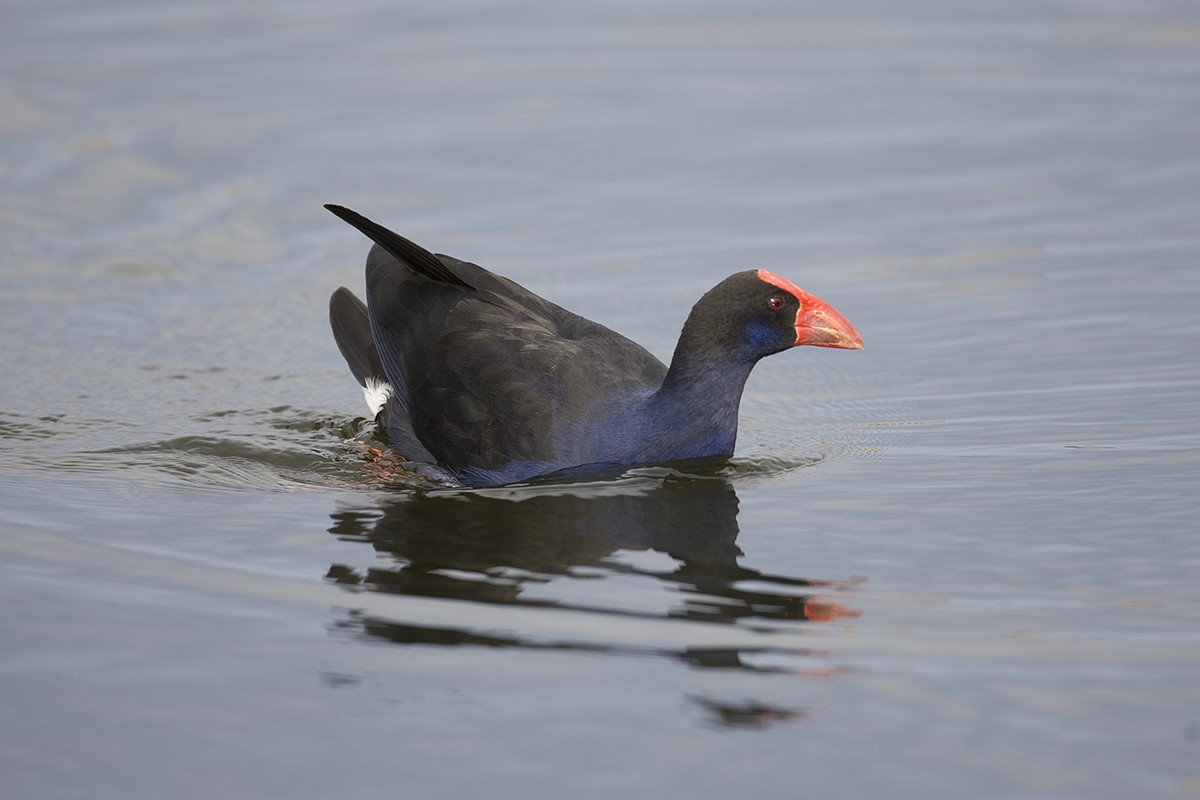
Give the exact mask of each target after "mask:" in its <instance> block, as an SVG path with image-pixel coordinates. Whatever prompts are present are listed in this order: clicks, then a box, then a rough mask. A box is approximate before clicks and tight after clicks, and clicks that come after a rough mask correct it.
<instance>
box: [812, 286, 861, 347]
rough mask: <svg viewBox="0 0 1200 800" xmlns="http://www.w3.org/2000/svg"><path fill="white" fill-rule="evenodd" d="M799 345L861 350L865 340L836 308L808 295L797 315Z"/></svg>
mask: <svg viewBox="0 0 1200 800" xmlns="http://www.w3.org/2000/svg"><path fill="white" fill-rule="evenodd" d="M796 344H797V345H801V344H811V345H816V346H817V347H840V348H842V349H845V350H861V349H862V346H863V345H862V337H861V336H859V335H858V331H856V330H854V326H853V325H851V324H850V320H848V319H846V318H845V317H843V316H842V315H841V313H839V312H838V310H837V309H836V308H834V307H833V306H831V305H829V304H828V303H826V302H825V301H824V300H821V299H820V298H817V297H813V296H812V295H811V294H808V293H807V292H802V293H801V296H800V310H799V311H797V312H796Z"/></svg>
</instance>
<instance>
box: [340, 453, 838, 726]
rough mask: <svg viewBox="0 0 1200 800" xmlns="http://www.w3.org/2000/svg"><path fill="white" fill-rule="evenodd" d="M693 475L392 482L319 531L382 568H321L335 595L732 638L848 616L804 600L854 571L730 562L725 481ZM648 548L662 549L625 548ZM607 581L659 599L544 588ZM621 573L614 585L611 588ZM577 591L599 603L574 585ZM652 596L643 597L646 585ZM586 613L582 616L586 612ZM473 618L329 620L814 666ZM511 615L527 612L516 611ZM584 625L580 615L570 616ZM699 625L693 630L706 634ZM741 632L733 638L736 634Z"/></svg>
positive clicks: (799, 654)
mask: <svg viewBox="0 0 1200 800" xmlns="http://www.w3.org/2000/svg"><path fill="white" fill-rule="evenodd" d="M700 466H701V469H700V470H697V473H696V474H685V473H682V472H679V471H677V470H675V469H669V468H640V469H636V470H632V471H630V472H626V473H625V474H623V475H622V476H621V477H620V478H619V479H616V480H582V481H577V482H555V483H545V484H540V485H529V486H522V487H511V488H498V489H485V490H469V491H466V490H464V491H455V490H443V491H426V492H408V493H404V494H401V495H397V496H395V497H393V498H388V499H386V500H383V501H382V502H380V503H379V504H378V505H376V506H374V507H369V508H346V509H343V510H341V511H339V512H337V513H335V514H334V515H333V525H332V527H331V528H330V533H332V534H334V535H335V536H337V537H339V538H341V539H343V540H348V541H362V542H366V543H369V544H370V545H371V546H372V547H373V548H374V550H375V551H376V554H377V555H378V556H382V557H383V558H382V559H381V560H383V561H387V562H390V563H388V564H387V565H386V566H376V565H372V566H367V567H365V568H355V567H353V566H351V565H349V564H334V565H333V566H331V567H330V569H329V572H328V573H327V575H326V578H327V579H328V580H329V581H331V582H334V583H336V584H338V585H341V586H343V587H345V588H346V589H348V590H351V591H364V590H365V591H371V592H381V593H387V594H392V595H405V596H411V597H422V598H437V599H443V600H452V601H458V602H463V601H465V602H468V603H476V604H486V605H487V606H489V607H497V606H508V607H512V606H516V607H520V608H527V609H542V610H545V611H546V612H562V611H568V612H574V613H583V614H586V615H589V617H588V618H589V619H600V618H607V619H622V618H623V619H628V620H630V621H631V622H633V621H635V620H637V621H647V622H650V623H661V622H664V621H665V622H671V623H682V624H686V623H699V624H704V625H721V626H729V627H730V628H735V629H736V630H737V631H738V632H739V633H744V632H753V633H755V634H771V633H795V631H796V627H795V626H796V625H797V624H804V623H814V622H821V623H823V622H831V621H835V620H844V619H850V618H854V617H857V616H858V612H856V611H854V610H852V609H848V608H846V607H844V606H843V605H841V604H839V603H834V602H830V601H828V600H826V599H821V598H819V597H816V596H814V592H824V593H830V592H834V591H837V590H841V589H846V588H851V587H852V586H853V585H854V583H855V581H853V580H852V581H841V582H837V581H822V580H811V579H806V578H798V577H790V576H787V575H779V574H772V573H769V572H765V571H762V570H758V569H754V568H752V567H746V566H742V565H740V564H739V563H738V559H739V557H741V556H742V551H741V549H740V548H739V547H738V546H737V544H736V539H737V536H738V524H737V511H738V498H737V494H736V492H735V490H734V487H733V485H732V484H731V482H730V481H729V479H728V478H727V477H725V476H724V475H722V474H721V473H719V472H714V470H713V468H712V466H711V465H700ZM647 551H653V553H657V554H661V555H665V556H669V557H670V558H669V559H668V558H662V557H661V555H660V556H659V557H657V558H650V559H649V563H646V562H647V559H645V558H639V557H631V556H635V555H636V554H640V553H645V552H647ZM616 576H627V577H631V578H633V579H634V580H638V579H642V580H649V581H653V582H655V584H656V585H658V586H660V587H662V588H667V589H669V590H670V591H668V592H667V593H666V594H665V595H663V596H665V597H666V598H668V604H667V606H666V607H665V608H663V607H657V608H652V609H646V608H644V607H643V606H644V595H643V594H639V595H638V596H639V604H638V607H630V604H629V602H628V599H627V598H626V597H625V592H624V589H623V588H617V587H615V586H614V589H613V591H612V592H611V602H608V600H607V599H605V600H603V601H600V602H596V601H592V602H586V603H585V602H582V601H579V600H572V599H570V596H571V595H572V594H577V593H572V592H570V591H563V592H559V593H558V594H559V595H564V596H556V595H555V593H554V587H555V585H559V586H564V584H562V583H558V582H561V581H566V582H568V583H567V584H566V586H569V582H571V581H576V580H586V581H595V580H597V579H604V578H609V577H616ZM625 586H628V584H627V583H626V584H622V587H625ZM586 594H587V595H588V597H590V598H595V597H602V598H607V597H609V595H607V594H606V593H604V592H597V591H589V592H587V593H586ZM655 596H656V597H657V596H659V595H658V594H657V593H656V594H655ZM591 615H596V616H591ZM478 617H479V614H477V613H470V614H467V613H464V614H463V615H462V625H461V626H446V625H445V624H444V620H443V621H442V622H441V624H430V623H426V622H422V621H421V620H417V619H407V620H401V619H389V618H385V617H383V616H381V615H379V614H375V613H370V612H367V611H362V610H351V611H347V612H345V613H344V614H343V615H342V617H341V618H339V619H338V620H337V621H336V622H335V623H334V625H333V630H334V632H335V633H336V634H338V635H343V636H351V637H356V638H361V639H364V640H367V641H376V642H378V641H386V642H391V643H396V644H405V645H435V646H458V647H487V648H505V647H512V648H524V649H544V650H556V651H571V652H578V653H581V654H586V653H591V654H606V655H614V656H634V657H636V656H646V657H656V658H665V659H669V660H675V661H678V662H680V663H682V664H685V665H687V666H690V667H694V668H702V669H711V670H740V671H748V672H753V673H758V674H771V673H785V674H792V675H795V674H802V675H810V676H825V675H830V674H833V673H836V672H838V671H839V670H840V668H837V667H831V666H829V655H828V653H825V652H823V651H817V650H813V649H810V648H797V647H794V646H770V645H767V646H761V645H759V644H758V643H756V644H755V645H754V646H747V645H745V644H742V645H731V646H727V647H720V646H710V645H704V646H696V645H688V644H684V643H681V642H686V641H687V639H688V638H689V633H688V631H689V630H695V629H692V628H687V627H684V626H683V625H682V624H681V625H676V626H673V629H672V635H671V636H669V637H668V638H669V639H670V640H671V641H672V642H676V643H674V644H668V645H662V646H659V645H646V644H643V643H638V642H628V643H613V642H612V641H611V639H610V638H609V635H608V634H610V633H611V631H612V628H611V626H606V627H605V629H604V630H605V634H606V635H605V636H596V637H593V638H592V639H589V635H588V633H587V632H586V631H582V632H581V633H580V636H579V637H578V638H574V637H572V638H569V639H560V638H547V637H546V636H545V635H539V634H537V633H536V631H533V632H528V633H522V632H513V631H512V630H511V628H510V626H509V625H507V624H506V625H504V626H503V632H500V631H498V630H495V629H493V630H487V629H482V628H480V627H478V625H477V624H475V625H472V621H474V620H477V619H478ZM522 619H523V620H527V619H528V618H522ZM584 627H585V628H586V627H587V626H584ZM711 638H712V636H711V635H707V636H705V639H711ZM738 638H739V639H742V640H743V641H744V640H745V638H746V637H744V636H739V637H738ZM690 700H691V701H692V702H693V703H694V704H695V705H696V706H697V707H698V708H700V709H701V710H702V711H703V712H704V713H705V714H706V716H708V718H709V719H710V720H711V721H713V722H714V723H716V724H718V725H722V726H730V727H746V726H748V725H751V726H752V725H760V724H770V723H771V722H776V721H780V720H787V719H797V718H800V717H802V716H803V712H801V711H797V710H795V709H784V708H772V707H769V706H758V705H755V704H751V705H750V706H747V705H745V704H732V705H731V704H724V703H721V702H718V701H715V700H713V699H711V698H695V697H692V698H690Z"/></svg>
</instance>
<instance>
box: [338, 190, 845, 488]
mask: <svg viewBox="0 0 1200 800" xmlns="http://www.w3.org/2000/svg"><path fill="white" fill-rule="evenodd" d="M326 208H327V209H329V210H330V211H332V212H333V213H334V214H336V215H337V216H338V217H340V218H341V219H343V220H345V221H346V222H348V223H350V224H351V225H353V226H354V227H355V228H358V230H360V231H362V232H363V233H364V234H366V235H367V236H368V237H370V238H371V239H372V240H373V241H374V242H375V246H374V247H373V248H371V251H370V253H369V254H368V256H367V302H366V303H365V304H364V303H363V302H362V301H361V300H359V299H358V298H357V297H355V296H354V294H353V293H352V292H351V291H350V290H349V289H346V288H345V287H342V288H339V289H338V290H337V291H335V292H334V293H333V297H332V298H330V302H329V318H330V324H331V325H332V327H333V335H334V338H335V339H336V340H337V345H338V349H339V350H341V352H342V355H343V356H345V358H346V361H347V363H349V365H350V371H351V372H352V373H354V377H355V378H357V379H358V382H359V384H360V385H361V386H362V387H363V390H364V393H365V394H366V396H367V403H368V405H369V406H370V408H371V411H372V413H373V414H375V415H376V416H377V418H378V421H379V423H380V425H381V426H382V427H383V428H384V430H385V431H386V433H387V437H388V441H389V443H390V445H391V447H392V449H393V450H395V451H396V453H397V454H399V455H401V456H402V457H404V458H406V459H409V460H411V461H417V462H425V463H427V464H431V465H436V467H437V468H439V470H440V471H443V472H445V473H448V474H449V476H451V477H453V478H454V479H455V480H456V481H458V482H460V483H462V484H464V485H467V486H494V485H499V484H505V483H514V482H519V481H523V480H526V479H529V478H533V477H537V476H543V475H548V474H551V473H555V472H560V471H564V470H569V469H572V468H576V467H583V466H588V465H597V466H599V465H634V464H654V463H663V462H668V461H677V460H683V459H693V458H703V457H709V456H725V457H728V456H730V455H732V454H733V445H734V441H735V439H736V438H737V424H738V404H739V402H740V401H741V396H742V388H743V387H744V386H745V383H746V379H747V378H748V377H749V376H750V370H751V368H753V366H754V364H755V363H756V362H757V361H758V360H759V359H760V358H762V357H763V356H768V355H771V354H772V353H778V352H780V351H782V350H787V349H788V348H790V347H795V346H797V345H802V344H808V345H816V346H818V347H840V348H847V349H859V348H861V347H862V339H861V338H860V337H859V335H858V332H857V331H855V330H854V326H853V325H851V324H850V323H849V321H847V320H846V318H845V317H843V316H842V315H841V314H839V313H838V312H837V311H836V310H834V309H833V307H831V306H829V305H828V304H826V303H824V302H822V301H821V300H819V299H817V298H816V297H813V296H812V295H811V294H808V293H807V292H805V291H803V290H802V289H800V288H799V287H797V286H796V285H794V284H792V283H791V282H789V281H787V280H785V279H783V278H780V277H779V276H778V275H774V274H772V273H770V272H767V271H766V270H762V269H760V270H749V271H746V272H738V273H735V274H734V275H731V276H729V277H728V278H726V279H725V280H723V281H721V282H720V283H718V284H717V285H716V286H715V287H714V288H712V289H711V290H709V292H708V293H706V294H705V295H704V296H703V297H701V298H700V301H699V302H697V303H696V305H695V306H694V307H693V308H692V312H691V314H689V315H688V318H687V321H686V322H684V324H683V332H682V333H681V334H680V335H679V343H678V344H677V345H676V347H675V354H674V356H673V357H672V358H671V365H670V367H669V368H668V367H667V365H665V364H663V363H662V362H661V361H659V360H658V359H657V358H655V357H654V356H653V355H651V354H650V353H649V351H647V350H646V349H645V348H643V347H642V346H641V345H639V344H637V343H635V342H632V341H630V340H629V339H627V338H625V337H624V336H622V335H621V334H619V333H616V332H614V331H612V330H609V329H608V328H606V327H604V326H603V325H600V324H598V323H595V322H592V321H591V320H588V319H584V318H583V317H581V316H579V315H577V314H572V313H571V312H570V311H567V310H566V309H564V308H561V307H559V306H557V305H555V304H554V303H551V302H550V301H548V300H545V299H543V298H541V297H538V296H537V295H536V294H534V293H533V292H530V291H529V290H528V289H526V288H524V287H523V286H520V285H518V284H516V283H514V282H513V281H511V280H509V279H507V278H504V277H502V276H500V275H496V274H494V273H492V272H488V271H487V270H486V269H484V268H482V267H480V266H477V265H475V264H471V263H468V262H465V261H460V260H459V259H457V258H452V257H450V256H446V255H434V254H433V253H431V252H429V251H428V250H426V249H425V248H423V247H421V246H420V245H417V244H414V243H413V242H410V241H409V240H408V239H405V238H404V237H403V236H400V235H398V234H396V233H393V232H392V231H390V230H388V229H387V228H384V227H383V226H382V225H378V224H377V223H375V222H372V221H371V220H369V219H367V218H366V217H363V216H361V215H360V214H357V213H355V212H353V211H351V210H349V209H347V208H343V207H341V206H336V205H327V206H326Z"/></svg>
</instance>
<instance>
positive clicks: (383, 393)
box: [363, 378, 393, 417]
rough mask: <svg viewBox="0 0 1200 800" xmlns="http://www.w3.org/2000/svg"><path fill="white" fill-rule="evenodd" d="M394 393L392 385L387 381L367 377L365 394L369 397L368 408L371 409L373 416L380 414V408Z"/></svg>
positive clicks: (364, 388)
mask: <svg viewBox="0 0 1200 800" xmlns="http://www.w3.org/2000/svg"><path fill="white" fill-rule="evenodd" d="M392 394H393V392H392V385H391V384H390V383H388V382H387V381H381V380H379V379H378V378H367V385H366V386H364V387H363V396H364V397H366V398H367V408H369V409H371V416H372V417H374V416H377V415H378V414H379V411H380V409H382V408H383V407H384V405H385V404H386V403H387V401H388V400H390V399H391V398H392Z"/></svg>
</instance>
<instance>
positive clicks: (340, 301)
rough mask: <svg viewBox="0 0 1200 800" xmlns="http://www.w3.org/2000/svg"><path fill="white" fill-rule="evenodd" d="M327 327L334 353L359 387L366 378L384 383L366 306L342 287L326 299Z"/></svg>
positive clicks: (365, 383) (364, 384)
mask: <svg viewBox="0 0 1200 800" xmlns="http://www.w3.org/2000/svg"><path fill="white" fill-rule="evenodd" d="M329 325H330V327H331V328H333V339H334V341H336V342H337V346H338V350H340V351H341V353H342V357H343V358H345V359H346V363H347V364H349V365H350V372H352V373H353V374H354V378H355V380H357V381H358V385H359V386H362V387H364V388H365V387H366V385H367V379H368V378H369V379H371V380H374V381H376V382H377V383H385V382H387V374H386V373H385V372H384V370H383V362H381V361H380V360H379V351H378V350H376V349H375V340H374V339H373V338H372V337H371V321H370V320H369V319H368V318H367V304H366V303H364V302H363V301H362V300H359V299H358V298H357V297H355V296H354V293H353V292H351V291H350V290H349V289H347V288H346V287H345V286H342V287H339V288H338V290H337V291H335V292H334V293H333V296H332V297H330V298H329Z"/></svg>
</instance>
